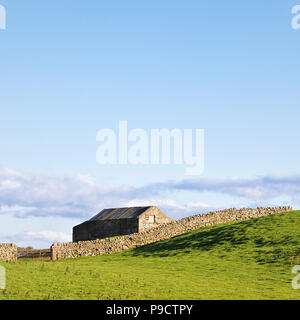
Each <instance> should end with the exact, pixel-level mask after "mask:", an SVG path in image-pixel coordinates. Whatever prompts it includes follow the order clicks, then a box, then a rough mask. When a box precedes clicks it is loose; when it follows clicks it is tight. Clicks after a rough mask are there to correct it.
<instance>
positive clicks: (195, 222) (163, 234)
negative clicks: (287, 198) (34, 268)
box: [53, 207, 293, 260]
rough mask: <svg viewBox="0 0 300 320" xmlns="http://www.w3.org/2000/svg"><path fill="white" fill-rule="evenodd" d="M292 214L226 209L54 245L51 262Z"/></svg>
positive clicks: (282, 208) (263, 210)
mask: <svg viewBox="0 0 300 320" xmlns="http://www.w3.org/2000/svg"><path fill="white" fill-rule="evenodd" d="M289 211H293V208H292V207H278V208H257V209H249V208H248V209H246V208H245V209H240V210H238V209H228V210H222V211H216V212H211V213H207V214H200V215H196V216H191V217H188V218H184V219H181V220H178V221H174V222H170V223H167V224H164V225H159V226H158V227H156V228H152V229H149V230H146V231H144V232H142V233H135V234H131V235H126V236H121V237H114V238H105V239H100V240H94V241H84V242H77V243H62V244H55V245H54V249H55V250H53V255H54V256H53V258H54V259H55V260H56V259H69V258H77V257H84V256H97V255H103V254H110V253H115V252H121V251H124V250H128V249H133V248H136V247H140V246H144V245H147V244H150V243H153V242H157V241H161V240H166V239H170V238H173V237H175V236H178V235H181V234H184V233H186V232H189V231H192V230H196V229H199V228H203V227H208V226H213V225H217V224H222V223H227V222H234V221H243V220H249V219H254V218H260V217H263V216H269V215H273V214H277V213H282V212H289Z"/></svg>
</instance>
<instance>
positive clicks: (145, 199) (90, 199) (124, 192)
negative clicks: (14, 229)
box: [0, 169, 300, 220]
mask: <svg viewBox="0 0 300 320" xmlns="http://www.w3.org/2000/svg"><path fill="white" fill-rule="evenodd" d="M179 192H191V193H193V194H195V199H196V200H195V201H194V202H187V203H184V204H182V203H178V202H177V201H175V200H174V199H175V198H177V197H176V194H178V193H179ZM203 193H214V194H222V195H226V196H230V197H232V198H233V199H236V198H239V199H243V200H244V201H246V202H247V203H249V205H251V206H256V205H274V204H275V205H286V204H291V205H294V206H297V205H298V204H299V202H300V201H299V196H300V176H290V177H268V176H265V177H258V178H256V179H239V178H232V179H187V180H182V181H177V182H176V181H167V182H163V183H152V184H148V185H145V186H142V187H133V186H130V185H125V186H121V187H120V188H111V187H109V186H107V185H101V184H97V183H95V182H94V181H93V180H92V179H91V178H89V177H88V176H80V175H79V176H76V177H47V176H28V175H24V174H22V173H20V172H17V171H14V170H12V169H3V170H1V171H0V203H1V207H0V208H1V209H0V214H8V215H12V216H14V217H16V218H29V217H64V218H80V219H83V220H84V219H87V218H89V217H90V216H92V215H94V214H95V213H96V212H98V211H100V210H101V209H102V208H104V207H121V206H124V207H126V206H147V205H157V206H159V207H161V208H162V209H163V210H165V211H166V212H167V214H168V215H170V216H172V217H173V218H181V217H184V216H188V215H191V214H196V213H202V212H207V211H209V210H213V209H218V208H220V209H221V208H222V207H221V206H219V205H218V204H215V203H214V204H212V203H205V202H202V201H199V202H197V200H198V199H199V198H200V199H201V194H203ZM202 197H203V196H202ZM283 199H285V200H283ZM233 203H234V201H233Z"/></svg>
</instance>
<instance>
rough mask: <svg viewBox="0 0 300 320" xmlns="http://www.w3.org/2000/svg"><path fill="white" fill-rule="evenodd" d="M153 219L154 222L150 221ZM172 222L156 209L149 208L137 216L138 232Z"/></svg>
mask: <svg viewBox="0 0 300 320" xmlns="http://www.w3.org/2000/svg"><path fill="white" fill-rule="evenodd" d="M151 217H154V222H153V220H151ZM173 221H174V220H173V219H171V218H169V217H168V216H166V215H165V214H164V213H163V212H162V211H161V210H160V209H158V208H157V207H151V208H149V209H148V210H147V211H145V212H144V213H143V214H141V215H140V216H139V232H143V231H146V230H149V229H151V228H155V227H158V226H159V225H160V224H165V223H169V222H173Z"/></svg>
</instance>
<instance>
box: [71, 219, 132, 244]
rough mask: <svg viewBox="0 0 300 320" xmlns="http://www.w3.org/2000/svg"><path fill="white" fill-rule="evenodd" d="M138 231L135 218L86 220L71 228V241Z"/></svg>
mask: <svg viewBox="0 0 300 320" xmlns="http://www.w3.org/2000/svg"><path fill="white" fill-rule="evenodd" d="M136 232H138V220H137V219H119V220H118V219H115V220H99V221H86V222H84V223H82V224H80V225H78V226H76V227H74V228H73V241H74V242H78V241H87V240H96V239H103V238H108V237H114V236H123V235H126V234H132V233H136Z"/></svg>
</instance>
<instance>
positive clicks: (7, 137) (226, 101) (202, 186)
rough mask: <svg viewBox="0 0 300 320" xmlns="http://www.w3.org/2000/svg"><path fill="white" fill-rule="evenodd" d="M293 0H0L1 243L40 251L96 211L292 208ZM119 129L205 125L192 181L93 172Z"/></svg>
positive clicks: (165, 173) (175, 174)
mask: <svg viewBox="0 0 300 320" xmlns="http://www.w3.org/2000/svg"><path fill="white" fill-rule="evenodd" d="M298 2H299V3H297V0H294V1H286V0H285V1H283V0H280V1H276V2H275V1H271V0H268V1H258V0H254V1H251V3H245V2H242V1H237V0H229V1H226V2H224V1H194V0H187V1H176V0H172V1H169V0H164V1H158V0H151V1H132V0H129V1H126V2H125V1H121V0H118V1H92V0H90V1H87V2H85V3H83V2H82V3H81V2H74V1H68V0H64V1H58V0H52V1H43V2H41V1H31V0H28V1H22V2H20V1H14V0H9V1H5V0H0V4H1V5H4V6H5V7H6V10H7V30H5V31H2V30H0V48H1V50H0V74H1V77H0V111H1V117H0V123H1V125H0V137H1V139H0V150H1V157H0V169H1V170H2V171H1V174H0V183H1V188H0V201H1V203H0V205H1V208H2V209H1V211H0V219H1V220H2V223H1V226H0V241H12V239H13V240H14V239H18V243H19V244H20V245H29V244H33V245H35V246H48V245H49V244H51V241H54V240H65V239H67V235H68V234H70V233H71V228H72V226H73V225H75V224H77V223H80V222H82V221H84V220H85V219H86V218H88V217H89V216H90V215H92V214H93V213H97V211H98V210H99V211H100V210H101V209H102V208H103V207H105V206H115V205H116V206H118V205H128V204H141V203H142V204H146V203H150V202H151V203H157V204H159V205H160V206H161V207H162V208H163V209H164V210H165V211H166V213H167V214H170V215H172V216H173V217H180V216H184V215H188V214H192V213H197V212H199V211H201V210H210V209H214V208H223V207H228V206H229V207H234V206H237V207H238V206H248V205H251V206H255V205H257V204H264V205H269V204H270V205H280V204H293V205H294V206H297V205H299V204H300V201H298V195H299V192H298V190H299V183H298V181H299V179H298V176H299V174H300V172H299V165H298V163H299V160H298V159H299V155H300V148H299V141H300V139H299V136H300V130H299V129H298V119H299V116H300V109H299V103H300V90H299V84H300V81H299V64H300V60H299V52H300V41H299V40H300V31H296V30H293V29H292V28H291V20H292V14H291V10H292V7H293V6H294V5H297V4H300V1H298ZM119 120H127V121H128V125H129V127H130V128H132V129H133V128H143V129H145V130H150V129H152V128H168V129H173V128H182V129H184V128H191V129H196V128H201V129H205V171H204V173H203V175H202V176H200V177H194V178H191V179H192V181H191V180H187V177H186V176H185V175H184V168H183V167H181V166H174V165H170V166H148V167H145V166H104V167H102V166H100V165H99V164H98V163H97V162H96V150H97V147H98V145H99V144H98V143H97V142H96V134H97V131H98V130H100V129H102V128H112V129H115V130H117V127H118V122H119ZM271 178H272V179H277V180H276V181H275V182H274V181H273V180H272V183H270V180H268V179H271ZM236 179H239V180H238V182H236ZM170 181H172V182H170ZM195 181H196V182H197V183H196V186H197V187H196V188H195ZM174 183H175V184H176V183H179V184H181V183H182V184H184V186H185V187H184V188H177V187H174ZM157 184H161V185H163V187H160V188H157V191H156V192H154V189H155V188H153V185H155V186H157ZM208 185H209V186H210V187H209V188H208V187H207V186H208ZM224 186H225V187H224ZM278 186H281V187H280V188H278ZM224 188H225V189H226V190H229V192H224ZM41 190H42V192H41ZM124 190H126V192H125V191H124ZM241 190H242V192H241ZM41 193H43V194H42V195H41Z"/></svg>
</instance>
